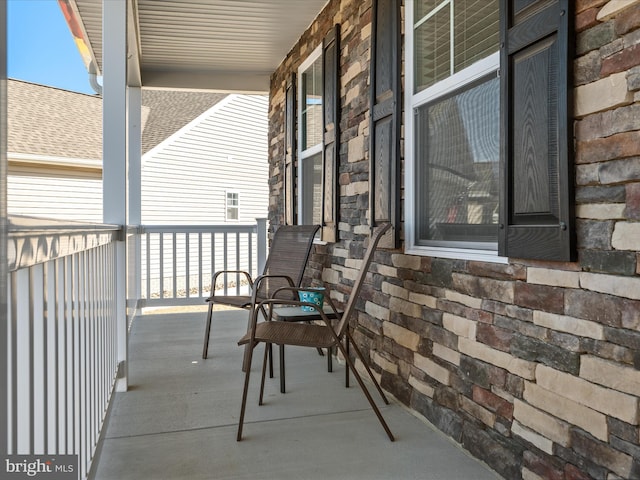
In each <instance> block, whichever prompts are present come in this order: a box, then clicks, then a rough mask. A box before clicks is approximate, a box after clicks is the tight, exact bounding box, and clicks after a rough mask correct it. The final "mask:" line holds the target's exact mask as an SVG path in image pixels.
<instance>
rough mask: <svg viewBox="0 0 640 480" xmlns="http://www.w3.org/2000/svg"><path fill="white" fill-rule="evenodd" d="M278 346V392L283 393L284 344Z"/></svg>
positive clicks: (284, 389)
mask: <svg viewBox="0 0 640 480" xmlns="http://www.w3.org/2000/svg"><path fill="white" fill-rule="evenodd" d="M279 347H280V393H285V391H286V388H285V379H284V345H279Z"/></svg>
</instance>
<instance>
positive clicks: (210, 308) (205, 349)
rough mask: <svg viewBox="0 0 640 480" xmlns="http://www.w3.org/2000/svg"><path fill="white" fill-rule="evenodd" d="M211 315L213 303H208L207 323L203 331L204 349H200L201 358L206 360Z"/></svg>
mask: <svg viewBox="0 0 640 480" xmlns="http://www.w3.org/2000/svg"><path fill="white" fill-rule="evenodd" d="M212 315H213V301H210V302H209V310H208V312H207V323H206V326H205V329H204V347H202V358H204V359H206V358H207V356H208V352H209V335H210V334H211V316H212Z"/></svg>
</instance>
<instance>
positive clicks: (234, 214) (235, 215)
mask: <svg viewBox="0 0 640 480" xmlns="http://www.w3.org/2000/svg"><path fill="white" fill-rule="evenodd" d="M239 197H240V196H239V194H238V193H237V192H227V220H238V219H239V218H240V212H239V210H240V198H239Z"/></svg>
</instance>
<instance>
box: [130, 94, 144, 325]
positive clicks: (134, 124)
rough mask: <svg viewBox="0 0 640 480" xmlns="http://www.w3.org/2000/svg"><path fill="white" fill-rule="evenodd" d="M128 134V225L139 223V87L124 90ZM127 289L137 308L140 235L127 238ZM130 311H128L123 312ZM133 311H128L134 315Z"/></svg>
mask: <svg viewBox="0 0 640 480" xmlns="http://www.w3.org/2000/svg"><path fill="white" fill-rule="evenodd" d="M128 98H129V101H128V106H129V111H128V115H129V118H128V128H127V130H128V132H129V147H128V151H129V179H128V180H129V225H132V226H136V227H137V226H139V225H140V224H141V222H142V88H140V87H132V86H129V88H128ZM127 250H128V255H127V258H128V263H127V272H128V275H127V277H128V288H127V299H128V300H129V301H131V303H132V304H133V307H135V309H137V304H138V301H139V300H140V298H141V296H142V295H141V286H140V282H141V268H142V256H141V241H140V234H139V233H136V234H135V235H132V236H128V237H127ZM130 307H131V306H130ZM127 310H128V312H131V310H130V309H127ZM135 313H136V312H135V310H134V311H133V312H132V314H133V315H135Z"/></svg>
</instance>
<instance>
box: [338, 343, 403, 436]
mask: <svg viewBox="0 0 640 480" xmlns="http://www.w3.org/2000/svg"><path fill="white" fill-rule="evenodd" d="M337 345H338V348H339V349H340V351H341V352H342V354H343V355H344V358H345V361H346V362H347V365H348V366H349V368H350V369H351V372H352V373H353V376H354V377H355V379H356V380H357V381H358V385H360V388H361V389H362V393H364V396H365V397H367V400H368V401H369V405H371V408H372V409H373V411H374V412H375V414H376V417H378V421H379V422H380V424H381V425H382V428H384V431H385V432H386V433H387V436H388V437H389V440H391V441H392V442H393V441H395V438H394V437H393V433H391V430H390V429H389V426H388V425H387V422H386V421H385V420H384V417H383V416H382V413H380V409H379V408H378V406H377V405H376V404H375V402H374V401H373V398H371V394H370V393H369V390H368V389H367V386H366V385H365V384H364V382H363V381H362V378H361V377H360V374H359V373H358V371H357V370H356V367H355V365H354V364H353V362H352V361H351V359H350V358H349V357H348V355H347V351H346V349H345V348H344V346H343V345H342V342H337ZM354 347H355V345H354ZM360 361H362V362H363V363H364V359H363V358H360Z"/></svg>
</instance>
